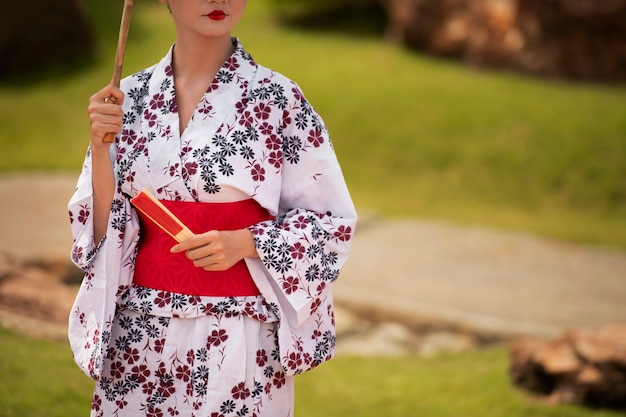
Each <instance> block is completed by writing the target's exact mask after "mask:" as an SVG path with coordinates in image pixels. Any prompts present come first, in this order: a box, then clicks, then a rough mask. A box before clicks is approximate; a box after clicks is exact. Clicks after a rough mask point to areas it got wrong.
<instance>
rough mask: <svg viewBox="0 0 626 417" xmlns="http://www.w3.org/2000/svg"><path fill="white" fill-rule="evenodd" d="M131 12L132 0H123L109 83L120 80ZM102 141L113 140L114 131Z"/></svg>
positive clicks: (118, 83)
mask: <svg viewBox="0 0 626 417" xmlns="http://www.w3.org/2000/svg"><path fill="white" fill-rule="evenodd" d="M132 12H133V0H124V11H123V13H122V23H121V24H120V35H119V38H118V39H117V52H116V53H115V65H114V66H113V78H112V79H111V85H112V86H115V87H118V88H119V86H120V81H121V80H122V68H123V66H124V54H125V53H126V41H127V40H128V31H129V29H130V16H131V14H132ZM106 102H107V103H112V104H117V99H116V98H115V97H113V96H111V97H109V98H108V99H107V100H106ZM102 141H103V142H104V143H113V142H115V133H107V134H106V135H105V136H104V139H102Z"/></svg>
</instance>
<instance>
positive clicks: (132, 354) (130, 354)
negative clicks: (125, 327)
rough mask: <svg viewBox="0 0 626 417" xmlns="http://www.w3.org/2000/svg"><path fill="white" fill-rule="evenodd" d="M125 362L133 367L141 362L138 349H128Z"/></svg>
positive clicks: (125, 352) (125, 353)
mask: <svg viewBox="0 0 626 417" xmlns="http://www.w3.org/2000/svg"><path fill="white" fill-rule="evenodd" d="M124 360H125V361H126V362H127V363H128V364H129V365H132V364H133V363H135V362H137V361H138V360H139V351H138V350H137V349H134V348H133V349H131V348H126V350H125V351H124Z"/></svg>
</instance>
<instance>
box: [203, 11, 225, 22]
mask: <svg viewBox="0 0 626 417" xmlns="http://www.w3.org/2000/svg"><path fill="white" fill-rule="evenodd" d="M207 16H208V17H209V19H211V20H224V19H226V13H224V11H223V10H213V11H212V12H211V13H209V14H208V15H207Z"/></svg>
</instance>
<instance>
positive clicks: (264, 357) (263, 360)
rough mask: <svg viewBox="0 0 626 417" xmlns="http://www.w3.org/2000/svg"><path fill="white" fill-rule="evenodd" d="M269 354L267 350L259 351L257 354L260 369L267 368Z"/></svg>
mask: <svg viewBox="0 0 626 417" xmlns="http://www.w3.org/2000/svg"><path fill="white" fill-rule="evenodd" d="M267 359H268V358H267V353H266V352H265V350H263V349H259V350H257V352H256V364H257V365H258V366H259V367H263V366H265V364H266V363H267Z"/></svg>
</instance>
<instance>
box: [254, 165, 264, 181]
mask: <svg viewBox="0 0 626 417" xmlns="http://www.w3.org/2000/svg"><path fill="white" fill-rule="evenodd" d="M252 179H253V180H254V181H258V182H260V181H265V168H263V167H262V166H261V165H260V164H255V165H254V167H252Z"/></svg>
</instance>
